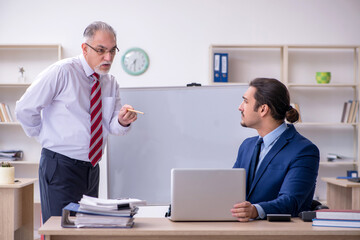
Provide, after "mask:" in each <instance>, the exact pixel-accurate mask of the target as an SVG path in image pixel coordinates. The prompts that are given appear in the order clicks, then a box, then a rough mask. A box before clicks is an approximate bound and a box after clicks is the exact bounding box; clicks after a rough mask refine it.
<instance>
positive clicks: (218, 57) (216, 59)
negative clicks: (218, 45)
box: [214, 53, 221, 82]
mask: <svg viewBox="0 0 360 240" xmlns="http://www.w3.org/2000/svg"><path fill="white" fill-rule="evenodd" d="M220 68H221V54H220V53H214V82H221V78H220Z"/></svg>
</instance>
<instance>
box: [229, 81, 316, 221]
mask: <svg viewBox="0 0 360 240" xmlns="http://www.w3.org/2000/svg"><path fill="white" fill-rule="evenodd" d="M239 110H240V112H241V116H242V121H241V125H242V126H243V127H249V128H254V129H256V130H257V131H258V134H259V136H256V137H252V138H248V139H246V140H245V141H244V142H243V143H242V144H241V146H240V148H239V152H238V157H237V160H236V162H235V164H234V168H245V169H246V174H247V189H246V194H247V196H246V200H247V201H245V202H242V203H237V204H235V205H234V207H233V209H231V212H232V214H233V216H234V217H237V218H238V220H239V221H249V219H263V218H265V217H266V215H267V214H279V213H287V214H291V215H292V216H294V217H297V216H298V214H299V212H301V211H306V210H310V206H311V202H312V199H313V195H314V191H315V183H316V177H317V174H318V169H319V150H318V148H317V147H316V146H315V145H314V144H313V143H312V142H310V141H309V140H308V139H306V138H305V137H303V136H302V135H300V134H299V133H298V132H297V131H296V129H295V127H294V126H293V125H292V124H286V123H285V119H286V120H287V121H288V122H290V123H294V122H296V121H297V120H298V118H299V113H298V112H297V111H296V109H293V108H292V107H291V106H290V96H289V92H288V90H287V89H286V87H285V85H284V84H282V83H281V82H280V81H278V80H276V79H268V78H257V79H255V80H253V81H252V82H251V83H250V87H249V88H248V90H247V91H246V92H245V94H244V96H243V102H242V103H241V105H240V106H239ZM257 146H258V147H257Z"/></svg>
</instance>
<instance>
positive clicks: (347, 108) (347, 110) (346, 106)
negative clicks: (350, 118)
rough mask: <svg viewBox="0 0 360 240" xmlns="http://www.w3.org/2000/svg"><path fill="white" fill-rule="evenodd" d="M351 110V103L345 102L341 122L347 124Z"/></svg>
mask: <svg viewBox="0 0 360 240" xmlns="http://www.w3.org/2000/svg"><path fill="white" fill-rule="evenodd" d="M349 108H350V103H349V102H344V106H343V110H342V114H341V121H340V122H342V123H344V122H345V120H346V116H347V115H348V114H349Z"/></svg>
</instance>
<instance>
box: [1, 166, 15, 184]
mask: <svg viewBox="0 0 360 240" xmlns="http://www.w3.org/2000/svg"><path fill="white" fill-rule="evenodd" d="M14 181H15V168H14V167H0V184H13V183H14Z"/></svg>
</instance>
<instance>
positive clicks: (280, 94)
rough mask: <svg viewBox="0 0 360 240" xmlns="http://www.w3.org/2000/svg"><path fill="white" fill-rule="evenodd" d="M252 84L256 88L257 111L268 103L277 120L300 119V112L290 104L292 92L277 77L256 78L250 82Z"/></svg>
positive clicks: (293, 120) (291, 120) (294, 120)
mask: <svg viewBox="0 0 360 240" xmlns="http://www.w3.org/2000/svg"><path fill="white" fill-rule="evenodd" d="M250 86H251V87H254V88H256V92H255V95H254V98H255V100H256V104H255V107H254V110H255V111H256V110H257V109H258V108H259V107H260V106H261V105H263V104H266V105H268V106H269V108H270V112H271V116H272V117H273V118H274V119H275V120H278V121H282V122H283V121H284V119H286V120H287V121H288V122H290V123H294V122H296V121H298V120H299V113H298V111H297V110H296V109H295V108H293V107H291V106H290V94H289V91H288V89H287V88H286V86H285V85H284V84H283V83H282V82H280V81H279V80H277V79H275V78H256V79H254V80H252V81H251V82H250Z"/></svg>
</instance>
